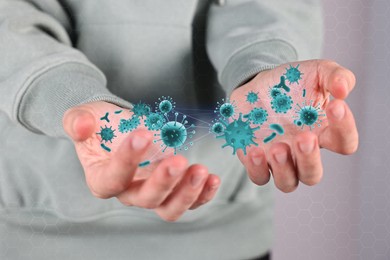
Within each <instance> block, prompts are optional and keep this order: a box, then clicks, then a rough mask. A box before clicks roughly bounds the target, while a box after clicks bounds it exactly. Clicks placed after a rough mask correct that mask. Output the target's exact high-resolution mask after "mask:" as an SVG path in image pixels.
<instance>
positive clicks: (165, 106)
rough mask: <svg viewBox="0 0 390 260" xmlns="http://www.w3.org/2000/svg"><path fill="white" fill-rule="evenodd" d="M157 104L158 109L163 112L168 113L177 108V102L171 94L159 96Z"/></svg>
mask: <svg viewBox="0 0 390 260" xmlns="http://www.w3.org/2000/svg"><path fill="white" fill-rule="evenodd" d="M155 104H156V111H160V112H161V113H163V114H168V113H169V112H171V111H172V110H173V109H174V108H175V105H176V102H174V101H173V99H172V98H171V97H170V96H168V97H165V96H162V97H161V98H158V101H157V102H155Z"/></svg>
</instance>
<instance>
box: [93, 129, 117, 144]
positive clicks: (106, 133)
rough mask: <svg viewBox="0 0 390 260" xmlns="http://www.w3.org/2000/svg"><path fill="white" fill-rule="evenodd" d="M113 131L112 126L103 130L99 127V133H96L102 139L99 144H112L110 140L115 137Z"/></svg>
mask: <svg viewBox="0 0 390 260" xmlns="http://www.w3.org/2000/svg"><path fill="white" fill-rule="evenodd" d="M114 132H115V130H113V129H112V126H110V127H107V126H104V128H103V127H102V126H101V127H100V132H99V133H96V134H97V135H100V137H101V138H102V140H101V142H103V141H104V142H105V143H107V142H110V143H112V140H113V139H114V138H115V137H116V135H115V134H114Z"/></svg>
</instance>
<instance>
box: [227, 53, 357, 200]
mask: <svg viewBox="0 0 390 260" xmlns="http://www.w3.org/2000/svg"><path fill="white" fill-rule="evenodd" d="M298 64H300V66H299V70H300V71H301V72H302V73H304V75H303V76H302V80H301V81H300V82H299V84H300V85H303V86H304V87H305V88H306V92H307V93H309V95H310V96H309V98H310V99H311V100H313V101H314V103H315V104H322V106H321V109H322V110H323V111H325V112H326V115H327V116H326V118H325V119H324V120H323V122H322V123H321V125H322V126H321V127H317V128H314V129H313V130H311V131H310V130H309V128H304V129H303V130H301V129H300V128H299V127H296V126H295V125H294V124H293V123H292V122H291V121H292V120H291V118H287V117H285V118H284V119H278V120H279V121H278V122H279V123H282V124H283V125H284V128H285V131H286V134H285V135H282V136H277V137H276V138H275V139H274V140H273V141H272V142H269V143H267V144H264V143H263V142H262V140H263V139H264V137H265V136H266V135H264V134H261V133H259V134H258V133H256V137H257V138H259V139H258V140H257V142H258V143H259V146H257V147H256V146H251V147H249V148H248V149H247V152H248V155H247V156H244V154H243V152H242V150H239V151H238V157H239V159H240V160H241V162H242V163H243V164H244V166H245V167H246V169H247V172H248V175H249V177H250V179H251V180H252V181H253V182H254V183H256V184H258V185H264V184H266V183H268V181H269V180H270V174H272V175H273V179H274V182H275V186H276V187H277V188H278V189H280V190H281V191H283V192H292V191H294V190H295V189H296V188H297V186H298V184H299V182H301V183H304V184H306V185H315V184H317V183H318V182H319V181H320V180H321V178H322V175H323V167H322V162H321V155H320V148H325V149H328V150H330V151H333V152H335V153H339V154H344V155H348V154H352V153H354V152H355V151H356V150H357V147H358V139H359V138H358V132H357V129H356V125H355V120H354V117H353V114H352V112H351V110H350V109H349V107H348V105H347V104H346V103H345V101H344V99H345V98H347V97H348V94H349V93H350V92H351V91H352V90H353V88H354V86H355V76H354V75H353V73H352V72H351V71H349V70H348V69H345V68H343V67H341V66H340V65H338V64H337V63H335V62H332V61H326V60H310V61H302V62H297V63H291V65H292V66H294V67H295V66H296V65H298ZM289 65H290V64H283V65H281V66H279V67H277V68H275V69H273V70H269V71H264V72H261V73H259V74H258V75H257V76H256V77H254V78H253V79H252V80H251V81H249V82H248V83H246V84H245V85H243V86H241V87H240V88H238V89H236V90H235V91H234V92H233V93H232V95H231V100H233V101H235V103H236V104H237V109H238V111H240V112H243V113H248V112H249V111H250V109H251V105H250V104H248V102H245V98H246V97H245V95H246V94H247V93H248V92H249V91H254V92H259V98H260V100H261V101H264V102H262V103H261V104H265V106H267V102H268V101H267V100H269V99H270V97H269V96H268V90H269V86H274V85H275V84H277V83H279V81H280V76H281V75H283V74H284V72H285V71H286V70H285V69H286V68H288V67H289ZM295 84H296V83H295ZM294 86H297V85H294V84H292V85H291V89H292V91H291V95H292V99H293V100H294V102H295V100H299V99H302V96H301V92H294V91H293V88H294ZM331 96H333V98H334V99H333V100H332V101H330V97H331ZM268 103H269V102H268ZM267 110H269V111H271V108H268V107H267ZM272 112H273V111H272Z"/></svg>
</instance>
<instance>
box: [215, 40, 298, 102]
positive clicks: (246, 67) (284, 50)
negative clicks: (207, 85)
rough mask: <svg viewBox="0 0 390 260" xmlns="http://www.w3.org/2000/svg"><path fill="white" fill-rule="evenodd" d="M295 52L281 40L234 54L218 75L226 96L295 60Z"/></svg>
mask: <svg viewBox="0 0 390 260" xmlns="http://www.w3.org/2000/svg"><path fill="white" fill-rule="evenodd" d="M297 56H298V55H297V52H296V50H295V49H294V47H292V46H291V45H290V44H288V43H287V42H285V41H282V40H271V41H263V42H257V43H253V44H251V45H249V46H246V47H244V48H243V49H241V50H239V51H238V52H236V53H234V54H233V55H232V56H231V58H230V59H229V60H228V62H227V64H226V66H225V68H224V69H223V70H222V72H221V73H220V75H219V81H220V82H221V84H222V86H224V88H225V91H226V96H227V97H230V95H231V93H232V92H233V90H234V89H235V88H237V87H239V86H241V85H242V84H244V83H245V82H247V81H248V80H250V79H251V78H253V77H254V76H256V75H257V74H258V73H260V72H262V71H265V70H269V69H273V68H275V67H276V66H278V65H280V64H283V63H286V62H292V61H295V60H297Z"/></svg>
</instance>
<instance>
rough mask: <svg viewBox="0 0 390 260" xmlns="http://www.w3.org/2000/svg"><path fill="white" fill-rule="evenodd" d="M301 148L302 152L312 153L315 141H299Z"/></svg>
mask: <svg viewBox="0 0 390 260" xmlns="http://www.w3.org/2000/svg"><path fill="white" fill-rule="evenodd" d="M299 149H300V150H301V152H302V153H306V154H308V153H311V152H312V151H313V150H314V142H313V141H311V142H301V143H299Z"/></svg>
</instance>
